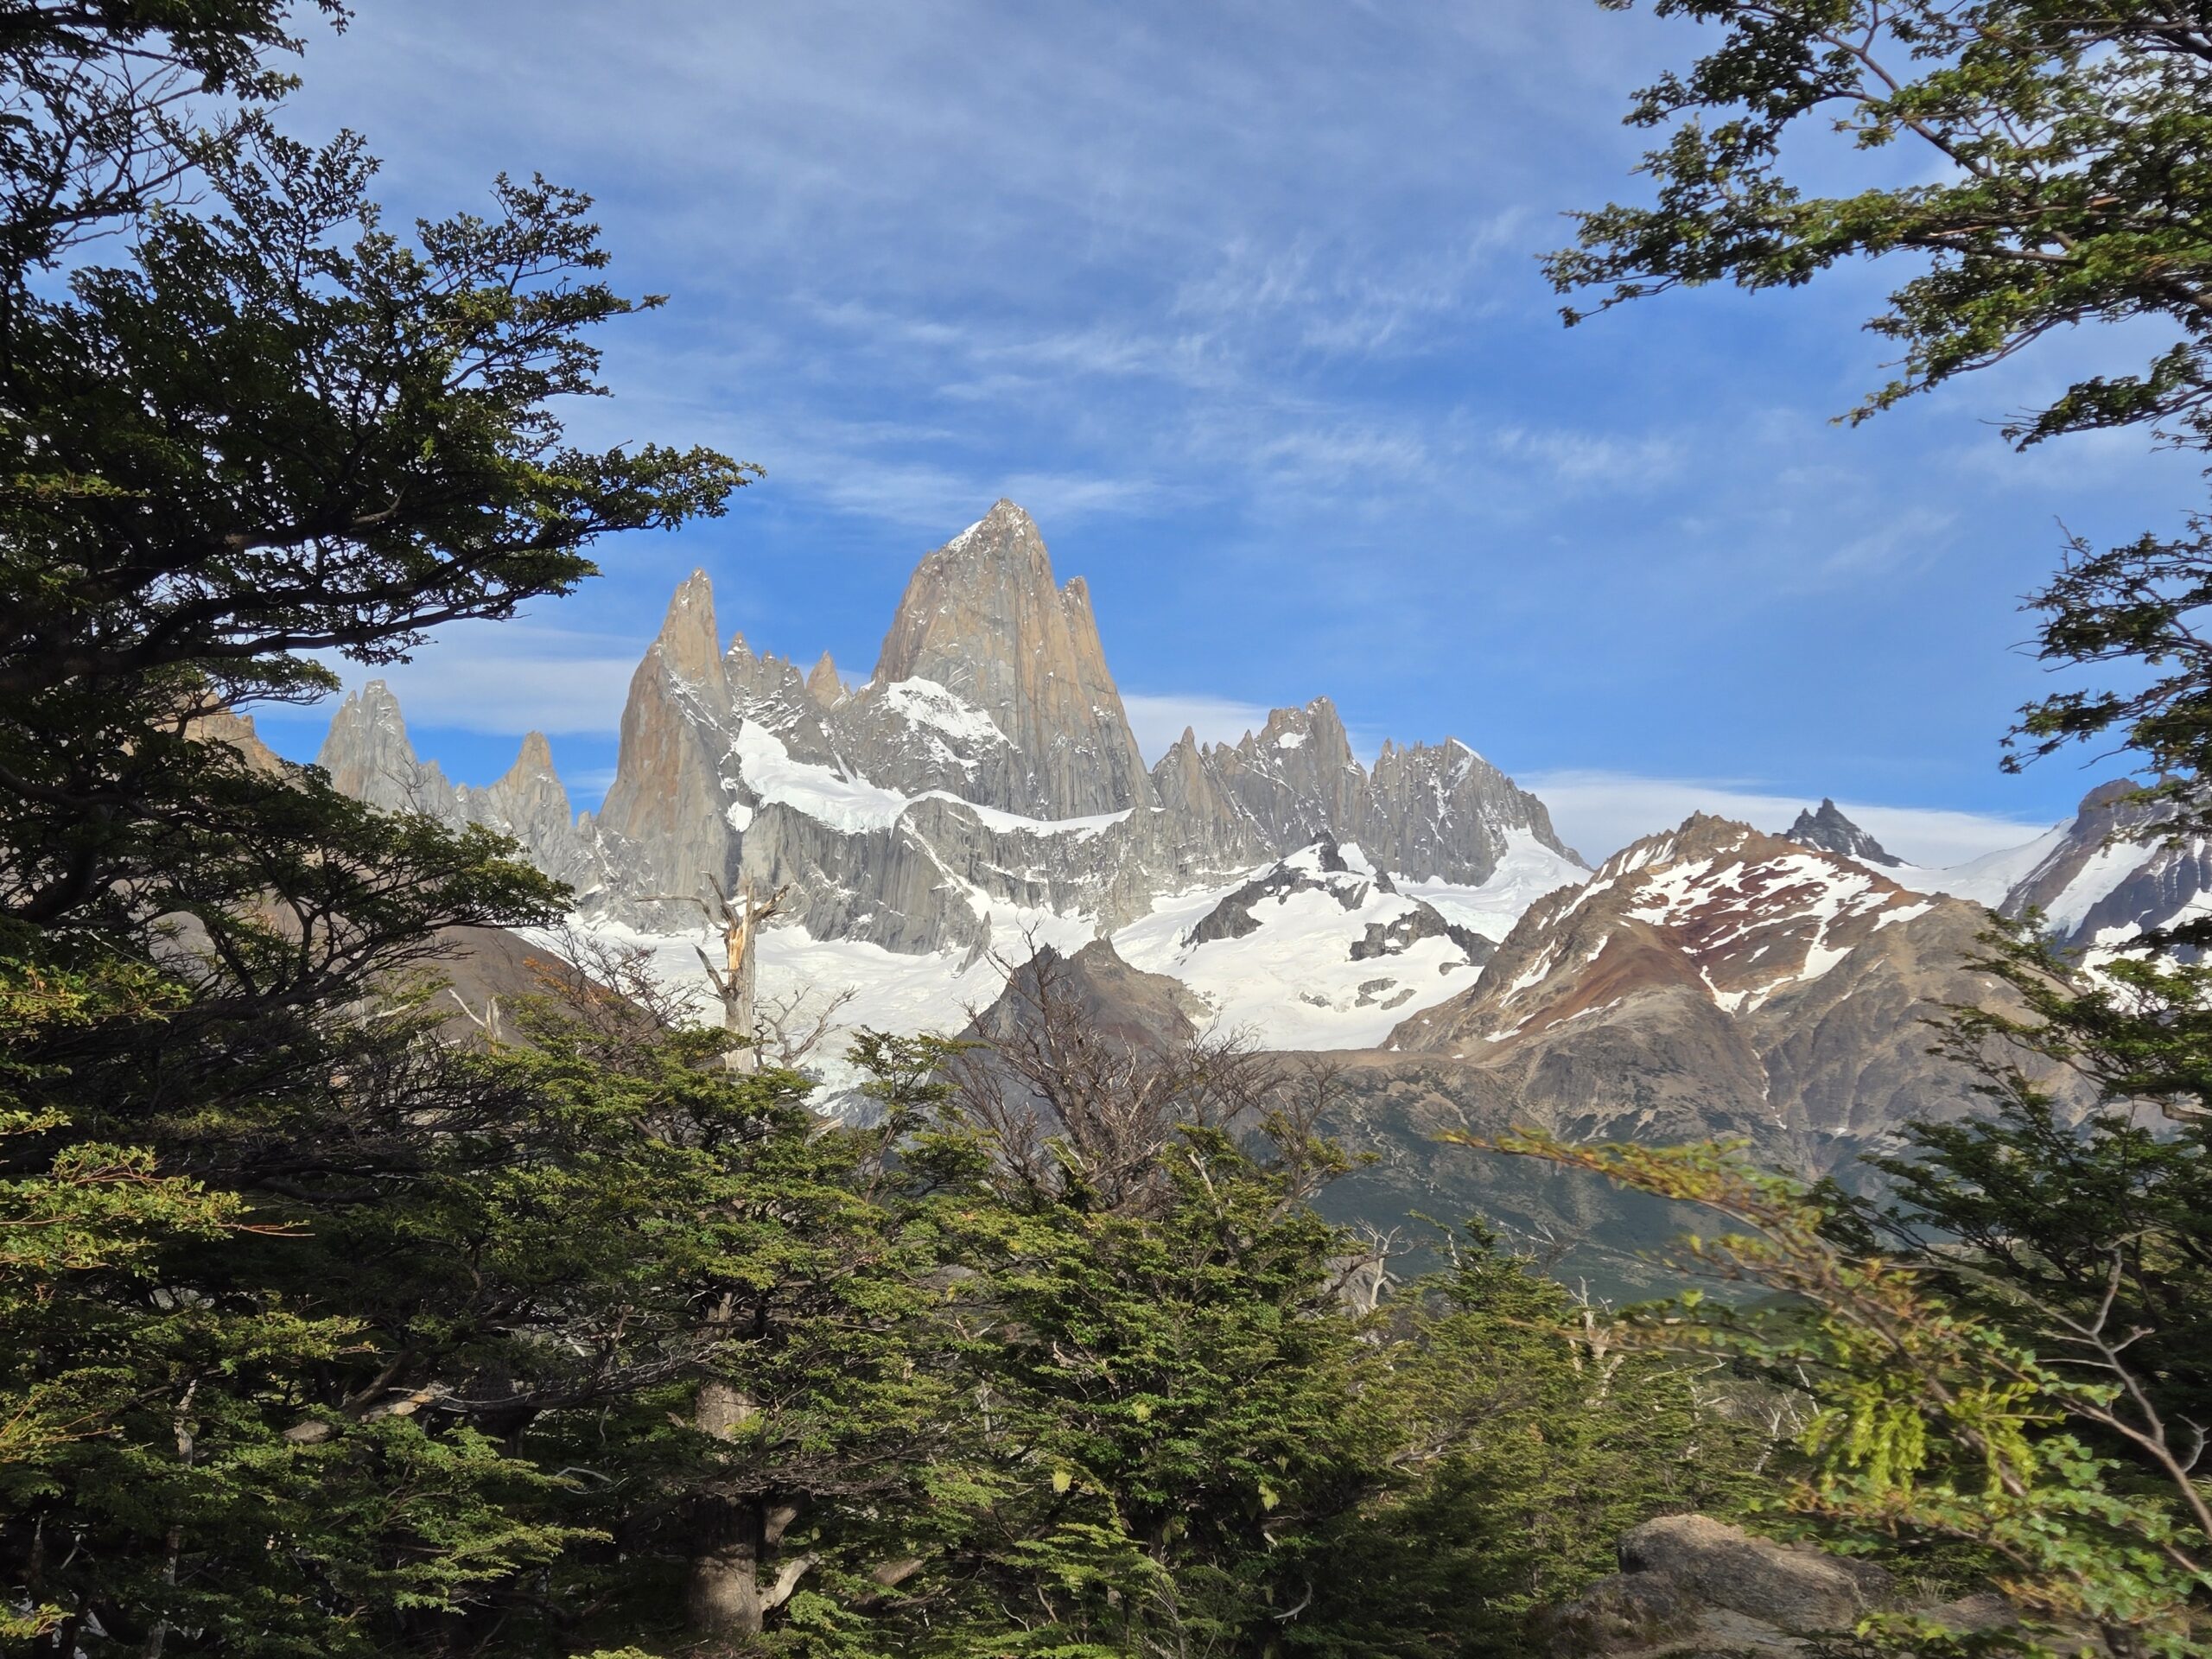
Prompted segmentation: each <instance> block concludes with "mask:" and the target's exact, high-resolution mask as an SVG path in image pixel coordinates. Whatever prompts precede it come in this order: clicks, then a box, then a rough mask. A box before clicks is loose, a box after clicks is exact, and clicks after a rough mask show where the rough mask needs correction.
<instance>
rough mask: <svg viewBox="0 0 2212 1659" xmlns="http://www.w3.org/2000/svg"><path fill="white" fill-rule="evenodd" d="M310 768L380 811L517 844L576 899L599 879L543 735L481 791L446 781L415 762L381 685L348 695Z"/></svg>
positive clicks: (528, 740) (395, 707) (530, 740)
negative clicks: (414, 815) (482, 830)
mask: <svg viewBox="0 0 2212 1659" xmlns="http://www.w3.org/2000/svg"><path fill="white" fill-rule="evenodd" d="M315 764H316V765H318V766H321V767H322V768H323V770H324V771H326V772H328V773H329V774H330V782H331V786H332V787H333V788H334V789H338V790H341V791H344V792H345V793H346V794H348V795H352V796H354V797H356V798H359V799H360V800H364V801H366V802H367V803H369V804H370V805H372V806H375V807H379V808H381V809H383V810H385V811H387V812H418V813H421V814H423V815H424V816H425V817H433V818H437V819H439V820H441V821H442V822H444V823H453V824H464V823H480V824H482V825H484V826H485V827H486V828H487V829H496V830H498V831H499V833H500V834H501V835H505V836H513V837H514V838H515V839H516V840H517V841H518V842H521V843H522V845H523V848H524V850H525V851H526V852H527V853H528V854H529V855H530V856H531V860H532V861H534V862H535V863H536V864H537V867H538V868H540V869H542V870H543V871H544V872H545V873H546V874H548V875H550V876H552V877H554V878H555V879H556V880H562V881H566V882H568V883H569V884H570V885H571V886H572V887H575V888H576V889H577V891H578V892H579V893H584V892H589V891H592V890H594V889H595V888H596V887H598V886H599V885H600V883H601V861H600V858H599V856H598V854H597V851H596V849H595V848H594V845H593V844H592V842H591V840H590V839H589V837H588V835H587V834H586V832H585V831H586V827H587V825H588V821H587V824H586V825H580V824H579V823H578V822H577V821H576V820H575V818H573V817H571V816H570V813H569V795H568V791H567V790H566V789H564V788H563V786H562V784H561V779H560V778H559V776H558V774H556V772H555V771H554V769H553V751H552V748H551V746H550V745H549V744H548V743H547V742H546V741H545V735H544V734H543V733H542V732H531V733H530V734H528V735H526V736H525V737H524V739H523V741H522V748H521V751H520V753H518V754H517V755H516V757H515V763H514V765H513V766H510V767H509V768H508V769H507V770H506V772H505V773H504V774H503V775H502V776H501V777H499V779H496V780H495V781H494V782H493V783H491V784H488V785H485V786H483V787H481V788H478V787H476V786H474V785H468V784H455V783H453V782H451V781H450V780H448V779H447V777H446V775H445V773H444V772H442V771H441V770H440V769H439V766H438V764H437V762H435V760H428V761H426V760H418V759H416V753H415V746H414V743H413V741H411V740H410V738H409V737H408V734H407V721H406V720H405V719H404V717H403V716H402V715H401V714H400V710H399V700H398V699H397V697H395V696H392V694H391V687H389V686H387V685H386V684H385V683H384V682H383V681H382V680H371V681H370V682H369V683H367V684H366V685H365V686H363V687H362V688H361V690H359V691H357V692H355V693H354V694H353V696H349V697H347V698H346V700H345V702H343V703H341V704H340V707H339V709H338V712H337V714H336V715H334V717H333V718H332V720H331V722H330V731H329V733H328V734H327V736H326V737H325V738H324V739H323V743H322V749H321V753H319V754H317V755H316V757H315Z"/></svg>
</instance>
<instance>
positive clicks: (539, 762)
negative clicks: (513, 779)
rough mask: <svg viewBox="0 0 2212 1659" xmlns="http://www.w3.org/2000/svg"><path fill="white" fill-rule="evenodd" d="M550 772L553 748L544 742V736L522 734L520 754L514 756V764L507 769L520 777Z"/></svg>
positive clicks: (533, 733)
mask: <svg viewBox="0 0 2212 1659" xmlns="http://www.w3.org/2000/svg"><path fill="white" fill-rule="evenodd" d="M552 770H553V746H552V745H551V744H550V743H548V742H547V741H545V734H544V733H543V732H524V734H523V738H522V749H521V752H520V753H518V754H517V755H516V756H515V763H514V765H513V766H512V767H511V768H509V772H510V773H511V774H512V775H522V774H527V773H530V772H550V771H552Z"/></svg>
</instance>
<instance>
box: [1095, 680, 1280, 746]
mask: <svg viewBox="0 0 2212 1659" xmlns="http://www.w3.org/2000/svg"><path fill="white" fill-rule="evenodd" d="M1122 709H1124V710H1125V711H1126V712H1127V713H1128V716H1129V729H1130V730H1131V731H1132V732H1134V733H1135V734H1136V740H1137V749H1138V752H1139V753H1141V754H1142V755H1143V756H1144V757H1145V759H1146V760H1155V761H1156V760H1159V759H1160V756H1161V755H1163V754H1165V753H1166V752H1167V751H1168V749H1169V748H1170V747H1172V746H1173V743H1174V741H1175V740H1176V739H1177V738H1179V737H1180V736H1182V735H1183V730H1184V728H1185V727H1188V728H1190V729H1192V731H1194V732H1196V733H1197V734H1198V741H1200V742H1201V743H1234V742H1235V741H1236V740H1237V739H1238V738H1240V737H1242V736H1243V735H1244V734H1245V733H1247V732H1256V731H1258V730H1259V729H1260V728H1261V727H1262V726H1264V725H1266V724H1267V723H1268V711H1267V709H1265V708H1264V707H1263V706H1262V705H1261V704H1259V703H1256V702H1236V700H1235V699H1234V698H1230V697H1209V696H1199V695H1185V694H1182V693H1176V692H1170V693H1168V694H1166V695H1165V696H1147V695H1146V694H1145V693H1143V692H1141V691H1124V692H1123V693H1122Z"/></svg>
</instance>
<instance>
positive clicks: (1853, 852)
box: [1783, 799, 1904, 869]
mask: <svg viewBox="0 0 2212 1659" xmlns="http://www.w3.org/2000/svg"><path fill="white" fill-rule="evenodd" d="M1783 839H1785V840H1788V841H1794V842H1796V843H1797V844H1798V845H1799V846H1800V847H1810V848H1811V849H1813V850H1814V851H1815V852H1821V853H1834V854H1836V855H1838V856H1840V857H1843V858H1855V859H1857V860H1858V861H1859V862H1860V863H1861V864H1880V865H1885V866H1886V867H1888V868H1891V869H1895V868H1897V867H1898V866H1900V865H1902V864H1903V863H1904V860H1903V859H1901V858H1898V857H1897V856H1895V855H1893V854H1891V853H1890V852H1888V851H1887V850H1885V849H1884V848H1883V846H1882V843H1881V842H1878V841H1877V840H1875V839H1874V837H1873V836H1870V835H1868V834H1867V833H1866V831H1865V830H1864V829H1860V828H1859V826H1858V825H1857V824H1855V823H1853V822H1852V821H1851V820H1850V819H1849V818H1847V817H1844V815H1843V813H1842V811H1841V810H1840V808H1838V807H1837V805H1836V804H1835V803H1834V801H1831V800H1826V799H1823V800H1822V801H1821V804H1820V806H1819V808H1818V809H1817V810H1815V809H1814V808H1812V807H1808V808H1806V809H1805V810H1803V811H1802V812H1800V813H1799V814H1798V815H1797V822H1796V823H1793V824H1791V825H1790V826H1789V829H1786V830H1784V831H1783Z"/></svg>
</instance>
